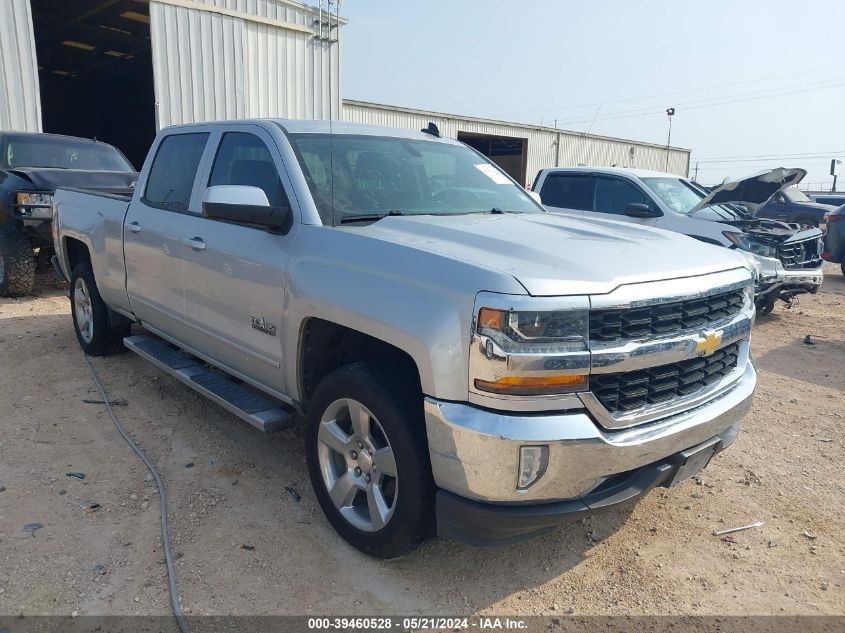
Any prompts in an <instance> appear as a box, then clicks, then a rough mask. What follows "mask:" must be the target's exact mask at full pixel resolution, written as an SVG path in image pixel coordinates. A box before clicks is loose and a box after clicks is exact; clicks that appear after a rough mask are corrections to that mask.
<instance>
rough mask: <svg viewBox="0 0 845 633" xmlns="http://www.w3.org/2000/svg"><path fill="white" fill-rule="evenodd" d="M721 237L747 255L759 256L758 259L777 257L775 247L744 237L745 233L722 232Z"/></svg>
mask: <svg viewBox="0 0 845 633" xmlns="http://www.w3.org/2000/svg"><path fill="white" fill-rule="evenodd" d="M722 235H724V236H725V237H726V238H728V240H730V241H731V242H732V243H733V245H734V246H736V247H737V248H741V249H742V250H744V251H748V252H749V253H754V254H755V255H759V256H760V257H777V256H778V249H777V247H776V246H773V245H771V244H766V243H765V242H760V241H758V240H755V239H753V238H751V237H749V236H748V235H746V234H745V233H735V232H732V231H722Z"/></svg>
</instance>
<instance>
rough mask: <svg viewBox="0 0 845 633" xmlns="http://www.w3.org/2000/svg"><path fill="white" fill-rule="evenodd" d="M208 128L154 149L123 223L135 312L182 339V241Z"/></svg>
mask: <svg viewBox="0 0 845 633" xmlns="http://www.w3.org/2000/svg"><path fill="white" fill-rule="evenodd" d="M209 137H210V134H209V133H208V132H191V133H184V134H170V135H168V136H165V137H163V138H162V139H161V141H160V142H159V144H158V146H157V147H156V148H154V150H152V151H154V152H155V154H154V157H153V159H152V162H151V163H150V165H149V167H148V169H146V170H145V172H144V175H142V179H141V181H139V182H138V184H137V187H138V188H139V189H138V192H137V193H136V195H135V197H134V198H133V199H132V202H131V203H130V205H129V209H128V211H127V213H126V218H125V220H124V226H123V253H124V258H125V261H126V292H127V295H128V296H129V302H130V304H131V306H132V311H133V312H134V313H135V315H136V316H137V317H138V318H139V319H140V320H141V322H142V323H144V324H145V325H147V326H150V327H151V328H152V329H154V330H157V331H158V332H160V333H162V334H164V335H167V336H169V337H171V338H174V339H177V340H183V339H184V338H185V337H186V336H187V334H188V332H187V329H186V327H185V321H184V312H185V293H184V289H183V285H182V251H183V246H182V240H183V239H184V238H183V235H184V234H185V233H186V232H187V231H188V227H187V222H188V220H189V217H188V215H187V213H188V209H189V207H190V204H191V198H192V196H193V191H194V184H195V181H196V177H197V170H198V168H199V166H200V161H201V159H202V156H203V152H204V150H205V146H206V143H207V142H208V140H209Z"/></svg>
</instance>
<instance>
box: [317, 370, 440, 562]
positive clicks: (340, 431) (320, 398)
mask: <svg viewBox="0 0 845 633" xmlns="http://www.w3.org/2000/svg"><path fill="white" fill-rule="evenodd" d="M305 447H306V458H307V461H308V472H309V475H310V477H311V484H312V486H313V487H314V492H315V494H316V495H317V500H318V501H319V503H320V506H321V507H322V509H323V512H324V513H325V514H326V516H327V517H328V519H329V522H330V523H331V524H332V526H333V527H334V528H335V530H336V531H337V532H338V533H339V534H340V535H341V536H342V537H343V538H344V539H345V540H346V541H347V542H348V543H350V544H351V545H352V546H353V547H356V548H357V549H359V550H361V551H362V552H364V553H365V554H369V555H371V556H376V557H378V558H396V557H399V556H402V555H403V554H407V553H408V552H410V551H411V550H413V549H414V548H416V547H417V546H419V545H420V544H421V543H423V542H424V541H425V540H426V539H427V538H428V537H429V536H430V535H431V533H432V527H433V525H434V482H433V479H432V476H431V465H430V461H429V457H428V449H427V443H426V438H425V425H424V420H423V408H422V395H421V394H420V393H419V391H418V390H415V389H413V388H411V387H409V386H408V385H407V384H405V383H403V381H401V380H398V379H396V378H394V377H392V376H390V375H388V374H387V373H385V372H382V371H380V370H379V369H377V368H376V367H374V366H372V365H369V364H367V363H355V364H352V365H348V366H346V367H342V368H341V369H338V370H336V371H335V372H333V373H332V374H330V375H329V376H328V377H326V378H325V379H323V381H322V382H321V383H320V384H319V385H318V387H317V389H316V390H315V392H314V396H313V398H312V399H311V403H310V405H309V409H308V419H307V428H306V434H305Z"/></svg>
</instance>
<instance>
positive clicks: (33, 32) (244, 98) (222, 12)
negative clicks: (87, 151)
mask: <svg viewBox="0 0 845 633" xmlns="http://www.w3.org/2000/svg"><path fill="white" fill-rule="evenodd" d="M339 22H340V26H342V25H343V24H344V20H343V19H340V20H339ZM339 35H340V28H339V25H338V21H337V18H336V16H335V15H331V16H329V15H328V14H327V12H326V11H320V10H319V9H317V8H313V7H310V6H306V5H304V4H301V3H299V2H295V1H294V0H152V1H149V0H74V1H73V2H68V1H67V0H0V129H15V130H25V131H45V132H56V133H60V134H71V135H75V136H83V137H88V138H91V137H97V138H99V139H102V140H104V141H108V142H110V143H112V144H114V145H116V146H117V147H119V148H120V149H122V150H123V151H124V153H126V155H127V156H128V157H129V158H130V159H131V160H132V161H133V163H135V165H136V166H140V164H141V162H142V161H143V158H144V156H145V155H146V153H147V149H149V146H150V143H151V142H152V140H153V137H154V136H155V133H156V131H157V129H158V128H161V127H164V126H167V125H171V124H174V123H189V122H195V121H208V120H215V119H216V120H219V119H235V118H246V117H265V116H274V117H284V118H312V119H324V118H328V117H329V116H333V117H335V118H337V117H338V116H339V115H340V83H339V77H340V73H339V61H340V60H339V57H338V38H339Z"/></svg>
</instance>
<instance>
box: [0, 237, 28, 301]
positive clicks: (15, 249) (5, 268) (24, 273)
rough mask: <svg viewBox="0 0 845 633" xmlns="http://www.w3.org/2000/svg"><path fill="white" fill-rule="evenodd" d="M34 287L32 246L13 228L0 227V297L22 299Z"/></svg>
mask: <svg viewBox="0 0 845 633" xmlns="http://www.w3.org/2000/svg"><path fill="white" fill-rule="evenodd" d="M34 285H35V256H34V254H33V252H32V244H30V243H29V239H28V238H27V236H26V235H24V234H23V232H22V231H20V230H19V229H17V228H16V227H14V226H0V297H22V296H24V295H28V294H29V293H31V292H32V288H33V286H34Z"/></svg>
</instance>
